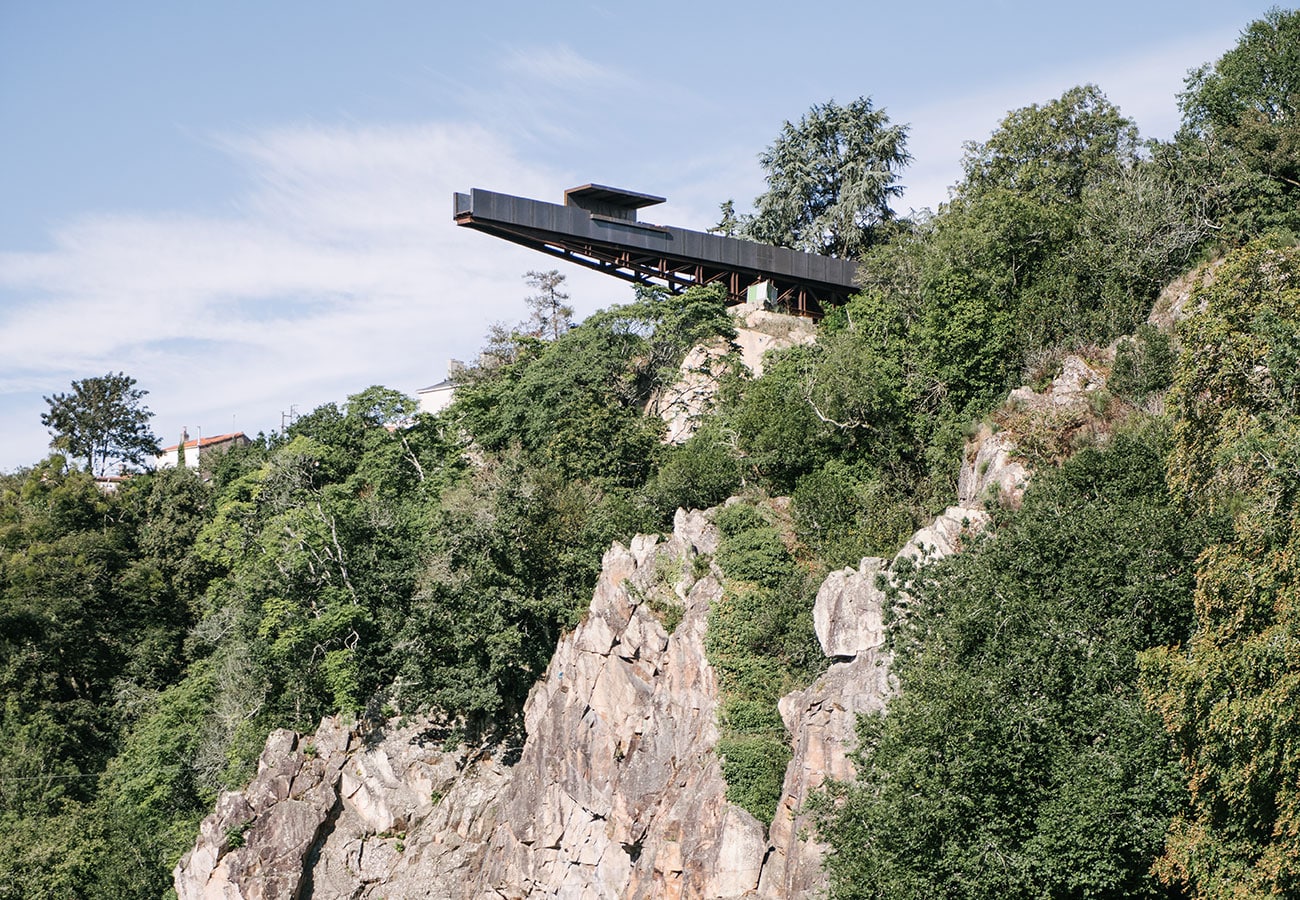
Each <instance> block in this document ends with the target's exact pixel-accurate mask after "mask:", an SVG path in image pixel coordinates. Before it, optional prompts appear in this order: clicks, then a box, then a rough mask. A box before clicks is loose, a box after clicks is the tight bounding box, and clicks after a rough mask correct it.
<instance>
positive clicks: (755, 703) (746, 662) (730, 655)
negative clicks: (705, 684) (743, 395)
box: [704, 503, 821, 822]
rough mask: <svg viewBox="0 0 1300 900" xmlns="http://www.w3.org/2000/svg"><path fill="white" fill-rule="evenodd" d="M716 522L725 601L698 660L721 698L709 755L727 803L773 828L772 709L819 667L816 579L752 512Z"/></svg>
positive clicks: (780, 754)
mask: <svg viewBox="0 0 1300 900" xmlns="http://www.w3.org/2000/svg"><path fill="white" fill-rule="evenodd" d="M715 522H716V524H717V526H718V530H719V531H720V532H721V533H722V539H721V542H720V544H719V546H718V552H717V555H716V557H715V562H716V563H717V565H718V567H719V568H720V569H721V570H722V572H723V596H722V599H721V600H720V601H719V602H717V603H715V604H714V605H713V607H712V609H710V610H709V628H708V631H707V632H706V634H705V639H704V650H705V654H706V655H707V657H708V660H709V664H710V665H712V666H713V669H714V671H715V672H716V673H717V676H718V690H719V693H720V695H721V703H722V711H721V715H720V719H721V721H720V722H719V724H720V725H721V726H722V737H721V740H720V741H719V743H718V751H717V752H718V756H719V757H720V758H721V760H722V774H723V777H724V778H725V779H726V781H727V799H728V800H730V801H731V802H733V803H736V804H738V805H739V806H741V807H743V808H744V809H746V810H748V811H749V812H751V813H752V814H753V815H754V816H755V817H756V818H758V819H759V820H760V821H763V822H771V821H772V816H773V814H774V813H775V812H776V806H777V803H778V801H779V800H780V799H781V785H782V782H783V780H784V778H785V767H786V764H787V763H788V762H789V761H790V748H789V746H788V744H787V741H786V735H785V726H784V725H783V724H782V722H781V716H780V713H779V712H778V711H777V708H776V702H777V700H779V699H780V698H781V697H782V696H783V695H784V694H787V693H789V692H790V691H791V690H794V689H796V688H799V687H802V686H803V684H804V683H806V682H807V681H809V680H811V678H812V676H813V675H815V674H816V672H817V669H818V668H819V667H820V665H821V659H820V657H821V653H820V651H819V648H818V647H817V640H816V637H815V635H814V634H813V627H812V597H813V595H814V594H815V593H816V590H817V581H818V580H819V579H818V578H817V577H816V575H817V574H819V573H818V572H817V571H816V570H813V571H810V570H809V569H808V568H807V567H806V566H801V565H800V564H799V563H797V562H796V561H795V559H794V558H793V557H792V556H791V555H790V551H789V550H788V549H787V548H786V545H785V543H784V542H783V540H782V535H781V532H780V531H779V530H778V529H777V528H776V527H774V526H773V525H772V524H770V522H769V520H768V518H767V517H766V516H764V514H763V513H762V512H760V511H759V510H758V509H756V508H755V507H753V506H750V505H747V504H744V503H734V504H731V505H729V506H727V507H725V508H724V509H722V510H720V511H719V512H718V514H717V516H716V519H715Z"/></svg>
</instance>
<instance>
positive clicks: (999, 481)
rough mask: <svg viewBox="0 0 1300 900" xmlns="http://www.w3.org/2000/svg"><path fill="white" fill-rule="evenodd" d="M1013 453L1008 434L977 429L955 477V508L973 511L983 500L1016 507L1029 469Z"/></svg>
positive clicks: (1027, 480)
mask: <svg viewBox="0 0 1300 900" xmlns="http://www.w3.org/2000/svg"><path fill="white" fill-rule="evenodd" d="M1015 450H1016V445H1015V441H1014V440H1013V439H1012V437H1011V435H1010V434H1009V433H1007V432H1005V431H999V432H997V433H994V432H993V430H992V429H991V428H989V426H988V425H983V426H981V427H980V430H979V433H978V434H977V435H976V436H975V439H974V440H973V441H971V442H970V443H969V444H967V446H966V456H965V464H964V465H963V466H962V468H961V473H960V474H959V476H958V478H957V505H958V506H963V507H967V508H971V509H975V508H978V507H980V506H981V505H982V504H983V502H984V501H985V500H987V499H995V500H998V501H1001V502H1007V503H1012V504H1018V503H1019V502H1020V498H1021V497H1023V496H1024V493H1025V486H1026V485H1027V484H1028V483H1029V470H1028V469H1026V468H1025V467H1024V465H1022V464H1021V462H1020V460H1019V459H1017V458H1016V457H1015V455H1014V454H1015Z"/></svg>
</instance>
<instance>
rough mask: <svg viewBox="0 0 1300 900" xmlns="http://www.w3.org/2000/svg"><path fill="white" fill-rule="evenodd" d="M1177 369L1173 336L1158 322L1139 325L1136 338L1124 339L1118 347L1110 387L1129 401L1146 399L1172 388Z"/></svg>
mask: <svg viewBox="0 0 1300 900" xmlns="http://www.w3.org/2000/svg"><path fill="white" fill-rule="evenodd" d="M1173 372H1174V354H1173V350H1172V349H1171V348H1170V346H1169V335H1167V334H1165V333H1164V332H1162V331H1160V330H1159V329H1158V328H1156V327H1155V326H1154V325H1145V324H1144V325H1139V326H1138V329H1137V333H1136V334H1135V336H1134V337H1131V338H1124V339H1123V340H1121V341H1120V342H1119V346H1118V347H1116V349H1115V365H1114V366H1112V367H1111V370H1110V377H1109V378H1108V379H1107V380H1106V387H1107V388H1108V389H1109V390H1110V392H1111V393H1113V394H1115V395H1117V396H1119V397H1123V398H1124V399H1126V400H1135V401H1136V400H1144V399H1146V398H1147V397H1149V396H1150V395H1151V394H1154V393H1156V392H1157V391H1163V390H1164V389H1165V388H1167V387H1169V385H1170V383H1171V381H1172V380H1173Z"/></svg>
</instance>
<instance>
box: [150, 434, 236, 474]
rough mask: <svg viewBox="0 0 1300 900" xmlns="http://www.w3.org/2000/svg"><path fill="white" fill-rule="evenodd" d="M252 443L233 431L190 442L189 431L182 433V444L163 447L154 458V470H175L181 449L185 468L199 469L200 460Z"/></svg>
mask: <svg viewBox="0 0 1300 900" xmlns="http://www.w3.org/2000/svg"><path fill="white" fill-rule="evenodd" d="M250 443H252V442H251V441H249V439H248V438H247V437H245V436H244V433H243V432H242V431H232V432H231V433H230V434H217V435H213V436H212V437H198V438H195V439H194V440H190V436H189V433H188V432H187V431H181V443H180V444H172V446H170V447H163V448H162V452H160V453H159V454H158V455H157V456H155V457H154V461H153V464H154V468H156V469H174V468H176V466H177V464H178V461H179V459H180V449H181V446H182V445H183V446H184V447H185V467H186V468H189V469H197V468H198V467H199V458H200V457H201V456H203V455H205V454H210V453H224V452H225V451H227V450H229V449H230V448H231V447H243V446H246V445H248V444H250Z"/></svg>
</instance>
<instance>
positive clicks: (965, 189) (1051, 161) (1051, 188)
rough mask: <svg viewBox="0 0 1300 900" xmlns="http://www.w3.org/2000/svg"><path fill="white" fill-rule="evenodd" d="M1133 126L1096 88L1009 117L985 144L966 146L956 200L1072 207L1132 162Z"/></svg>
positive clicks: (1134, 155) (1134, 147)
mask: <svg viewBox="0 0 1300 900" xmlns="http://www.w3.org/2000/svg"><path fill="white" fill-rule="evenodd" d="M1137 146H1138V132H1137V127H1136V126H1135V125H1134V124H1133V122H1132V121H1131V120H1129V119H1127V118H1125V117H1124V116H1123V115H1121V113H1120V111H1119V109H1118V108H1117V107H1116V106H1115V105H1114V104H1112V103H1111V102H1110V101H1109V100H1107V99H1106V95H1105V94H1103V93H1102V92H1101V89H1100V88H1098V87H1097V86H1096V85H1092V84H1087V85H1082V86H1079V87H1073V88H1070V89H1069V90H1068V91H1066V92H1065V93H1064V94H1062V95H1061V96H1060V97H1058V98H1057V99H1055V100H1052V101H1049V102H1048V103H1045V104H1043V105H1042V106H1039V105H1038V104H1037V103H1035V104H1032V105H1030V106H1026V107H1023V108H1021V109H1018V110H1014V111H1012V112H1010V113H1008V114H1007V117H1006V118H1005V119H1003V120H1002V123H1001V124H1000V125H999V127H998V130H997V131H996V132H994V133H993V135H992V136H991V137H990V138H989V139H988V140H987V141H984V142H982V143H981V142H973V141H972V142H970V143H967V144H966V147H965V149H966V155H965V158H964V160H963V162H962V165H963V167H964V168H965V170H966V179H965V182H964V184H963V185H962V187H961V192H962V193H971V192H975V193H978V192H981V191H984V190H989V189H992V188H1001V189H1005V190H1010V191H1013V192H1014V193H1016V194H1019V195H1021V196H1024V197H1028V198H1030V199H1033V200H1035V201H1037V202H1040V203H1041V202H1059V201H1076V200H1078V199H1080V198H1081V197H1082V196H1083V189H1084V188H1085V187H1086V186H1087V185H1088V184H1089V183H1090V182H1093V181H1095V180H1097V179H1098V178H1100V177H1104V176H1108V175H1113V174H1117V173H1118V171H1119V170H1120V169H1121V168H1122V167H1124V166H1129V165H1132V163H1133V162H1134V161H1135V160H1136V158H1137Z"/></svg>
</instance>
